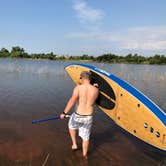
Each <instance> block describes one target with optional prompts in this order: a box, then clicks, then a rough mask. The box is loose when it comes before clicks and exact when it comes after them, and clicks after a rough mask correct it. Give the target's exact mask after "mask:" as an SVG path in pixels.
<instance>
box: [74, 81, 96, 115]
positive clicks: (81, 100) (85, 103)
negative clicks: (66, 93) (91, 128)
mask: <svg viewBox="0 0 166 166" xmlns="http://www.w3.org/2000/svg"><path fill="white" fill-rule="evenodd" d="M76 91H78V96H79V97H78V106H77V108H76V112H77V113H78V114H80V115H91V114H93V110H94V109H93V106H94V103H95V100H96V98H97V96H98V89H97V88H96V87H94V86H93V85H91V84H88V83H84V84H82V85H78V86H77V87H76Z"/></svg>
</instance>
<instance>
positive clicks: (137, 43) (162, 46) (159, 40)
mask: <svg viewBox="0 0 166 166" xmlns="http://www.w3.org/2000/svg"><path fill="white" fill-rule="evenodd" d="M68 37H69V38H73V39H81V40H83V39H85V40H87V41H88V40H94V41H95V42H100V43H102V44H103V46H104V45H108V46H109V45H110V46H113V45H114V46H116V47H117V48H118V49H121V50H125V49H126V50H145V51H154V50H156V51H157V50H159V51H160V50H166V26H152V27H150V26H149V27H135V28H129V29H123V30H116V31H111V32H104V31H102V30H98V31H89V32H75V33H71V34H70V35H68ZM101 47H102V45H101Z"/></svg>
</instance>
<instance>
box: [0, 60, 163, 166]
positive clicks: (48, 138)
mask: <svg viewBox="0 0 166 166" xmlns="http://www.w3.org/2000/svg"><path fill="white" fill-rule="evenodd" d="M69 63H71V62H64V61H49V60H26V59H24V60H23V59H0V166H11V165H12V166H13V165H22V166H38V165H40V166H41V165H42V164H43V166H44V165H47V166H55V165H56V166H64V165H65V166H82V165H89V166H94V165H97V166H105V165H106V166H108V165H111V166H140V165H141V166H149V165H150V166H164V165H166V161H165V158H166V155H165V154H163V153H161V152H159V151H157V150H155V149H153V148H152V147H150V146H149V145H146V144H144V143H143V142H141V141H140V140H138V139H137V138H135V137H133V136H131V135H128V134H126V133H125V132H123V130H122V129H120V128H119V127H118V126H117V125H115V123H114V122H113V121H112V120H111V119H110V118H109V117H108V116H106V115H105V114H104V113H103V112H102V111H100V110H98V109H97V108H96V111H95V114H94V125H93V130H92V136H91V144H90V150H89V159H88V161H85V160H83V159H82V157H81V150H79V151H77V152H74V153H73V152H71V149H70V148H71V141H70V137H69V134H68V128H67V122H68V119H65V120H55V121H49V122H46V123H40V124H32V123H31V121H32V120H33V119H40V118H45V117H52V116H54V115H59V114H60V113H61V112H62V111H63V109H64V108H65V104H66V102H67V101H68V99H69V97H70V95H71V93H72V89H73V87H74V84H73V83H72V81H71V79H70V78H69V76H68V75H67V73H66V72H65V70H64V67H65V66H66V65H68V64H69ZM89 64H91V65H94V66H96V67H99V68H101V69H104V70H106V71H107V72H110V73H113V74H115V75H117V76H118V77H120V78H122V79H124V80H126V81H127V82H129V83H131V84H132V85H134V86H135V87H136V88H138V89H139V90H141V91H142V92H143V93H144V94H145V95H147V96H148V97H149V98H151V99H152V100H153V101H154V102H155V103H156V104H158V105H159V106H160V107H161V108H162V109H163V110H164V111H165V110H166V66H158V65H128V64H106V63H105V64H103V63H89ZM78 142H79V146H80V147H81V140H80V138H78Z"/></svg>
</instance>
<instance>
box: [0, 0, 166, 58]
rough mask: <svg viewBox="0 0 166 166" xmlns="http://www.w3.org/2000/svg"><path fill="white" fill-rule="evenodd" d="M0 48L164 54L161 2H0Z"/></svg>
mask: <svg viewBox="0 0 166 166" xmlns="http://www.w3.org/2000/svg"><path fill="white" fill-rule="evenodd" d="M0 4H1V7H0V48H2V47H5V48H7V49H9V50H10V49H11V47H12V46H17V45H18V46H21V47H23V48H24V49H25V51H27V52H29V53H41V52H44V53H47V52H54V53H57V54H61V55H62V54H70V55H80V54H81V55H82V54H89V55H94V56H97V55H101V54H103V53H110V52H111V53H115V54H119V55H126V54H128V53H138V54H142V55H154V54H156V53H159V54H166V1H165V0H158V1H157V0H27V1H25V0H0Z"/></svg>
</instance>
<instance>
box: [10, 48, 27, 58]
mask: <svg viewBox="0 0 166 166" xmlns="http://www.w3.org/2000/svg"><path fill="white" fill-rule="evenodd" d="M24 55H25V52H24V49H23V48H20V47H19V46H16V47H12V50H11V57H14V58H23V57H24Z"/></svg>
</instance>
